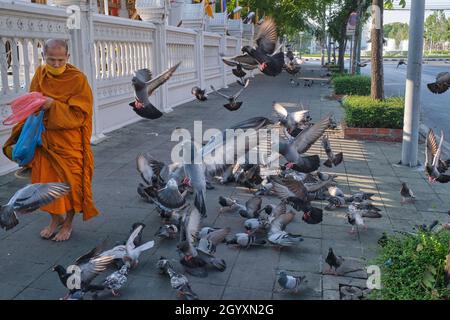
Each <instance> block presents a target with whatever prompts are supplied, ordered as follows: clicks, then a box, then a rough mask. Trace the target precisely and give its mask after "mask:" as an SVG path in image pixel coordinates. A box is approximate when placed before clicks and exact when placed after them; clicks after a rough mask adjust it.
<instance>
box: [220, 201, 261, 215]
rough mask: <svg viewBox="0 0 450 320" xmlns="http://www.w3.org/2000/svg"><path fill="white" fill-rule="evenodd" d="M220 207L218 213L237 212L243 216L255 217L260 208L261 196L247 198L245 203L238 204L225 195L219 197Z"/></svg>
mask: <svg viewBox="0 0 450 320" xmlns="http://www.w3.org/2000/svg"><path fill="white" fill-rule="evenodd" d="M219 204H220V205H221V208H220V209H219V212H220V213H238V214H239V215H240V216H242V217H244V218H249V219H250V218H257V217H258V215H259V210H260V209H261V204H262V198H261V197H258V196H255V197H252V198H250V199H249V200H247V202H246V203H245V205H242V204H240V203H239V202H237V201H236V200H233V199H231V198H226V197H222V196H220V197H219Z"/></svg>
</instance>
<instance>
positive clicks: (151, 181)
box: [136, 153, 160, 186]
mask: <svg viewBox="0 0 450 320" xmlns="http://www.w3.org/2000/svg"><path fill="white" fill-rule="evenodd" d="M151 162H152V163H155V162H156V160H155V159H153V157H152V156H151V155H150V154H148V153H147V154H139V155H138V156H137V157H136V169H137V171H138V172H139V174H140V175H141V178H142V180H144V182H145V183H146V184H147V185H150V186H156V185H157V184H158V182H159V181H160V178H159V175H158V174H156V172H155V170H154V169H153V166H152V165H151V164H150V163H151Z"/></svg>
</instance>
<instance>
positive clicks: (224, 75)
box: [220, 34, 228, 88]
mask: <svg viewBox="0 0 450 320" xmlns="http://www.w3.org/2000/svg"><path fill="white" fill-rule="evenodd" d="M220 52H221V53H222V54H223V55H226V53H227V35H226V34H223V35H222V36H221V37H220ZM220 66H221V68H222V80H223V83H222V88H228V84H227V72H226V68H225V63H221V64H220Z"/></svg>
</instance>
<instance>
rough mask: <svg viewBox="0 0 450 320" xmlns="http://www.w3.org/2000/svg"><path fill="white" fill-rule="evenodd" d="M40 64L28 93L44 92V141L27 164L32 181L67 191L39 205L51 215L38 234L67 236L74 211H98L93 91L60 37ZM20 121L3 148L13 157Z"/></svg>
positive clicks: (54, 237)
mask: <svg viewBox="0 0 450 320" xmlns="http://www.w3.org/2000/svg"><path fill="white" fill-rule="evenodd" d="M43 49H44V50H43V58H44V61H45V64H44V65H41V66H39V67H38V68H37V70H36V72H35V74H34V76H33V80H32V81H31V85H30V92H31V91H37V92H41V93H42V94H43V95H44V96H45V97H46V102H45V104H44V105H43V106H42V109H43V110H45V113H44V120H43V121H44V127H45V131H44V132H43V134H42V146H40V147H38V148H37V149H36V152H35V154H34V158H33V160H32V161H31V162H30V163H29V164H28V167H29V168H31V182H32V183H45V182H67V183H69V184H70V187H71V191H70V193H69V194H68V195H67V196H65V197H63V198H60V199H58V200H56V201H54V202H53V203H51V204H49V205H46V206H43V207H42V208H41V209H42V210H43V211H45V212H48V213H49V214H50V216H51V221H50V224H49V225H48V226H47V227H45V228H44V229H43V230H42V231H41V237H42V238H44V239H52V240H54V241H65V240H68V239H69V238H70V235H71V233H72V221H73V218H74V215H75V213H83V220H88V219H90V218H92V217H94V216H96V215H97V214H98V211H97V209H96V208H95V206H94V203H93V199H92V186H91V181H92V174H93V169H94V161H93V160H94V159H93V155H92V150H91V146H90V138H91V132H92V112H93V111H92V104H93V98H92V91H91V88H90V86H89V83H88V81H87V78H86V76H85V75H84V74H83V73H82V72H81V71H80V70H78V69H77V68H76V67H74V66H73V65H71V64H69V63H67V61H68V59H69V52H68V46H67V43H66V42H65V41H64V40H58V39H50V40H48V41H47V42H46V43H45V45H44V48H43ZM22 126H23V123H19V124H17V125H16V126H15V127H14V128H13V130H12V134H11V137H10V138H9V139H8V140H7V141H6V143H5V145H4V147H3V152H4V153H5V155H6V156H7V157H8V158H10V159H11V158H12V156H11V154H12V148H13V147H14V144H15V143H16V142H17V139H18V137H19V135H20V132H21V128H22Z"/></svg>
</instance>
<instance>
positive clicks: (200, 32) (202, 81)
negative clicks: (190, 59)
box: [195, 30, 206, 88]
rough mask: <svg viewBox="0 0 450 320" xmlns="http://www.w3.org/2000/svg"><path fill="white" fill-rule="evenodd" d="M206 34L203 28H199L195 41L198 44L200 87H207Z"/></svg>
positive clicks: (197, 58)
mask: <svg viewBox="0 0 450 320" xmlns="http://www.w3.org/2000/svg"><path fill="white" fill-rule="evenodd" d="M204 43H205V41H204V36H203V30H198V31H197V37H196V41H195V45H196V50H195V52H196V54H197V57H196V60H197V74H198V80H199V84H200V88H204V87H205V85H206V84H205V68H204V67H205V61H204V59H203V56H204V50H205V47H204Z"/></svg>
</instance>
